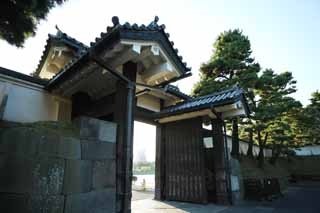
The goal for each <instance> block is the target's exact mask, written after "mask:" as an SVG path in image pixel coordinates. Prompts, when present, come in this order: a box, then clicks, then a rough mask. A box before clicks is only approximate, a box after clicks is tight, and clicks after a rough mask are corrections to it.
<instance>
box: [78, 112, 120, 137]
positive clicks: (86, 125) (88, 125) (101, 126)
mask: <svg viewBox="0 0 320 213" xmlns="http://www.w3.org/2000/svg"><path fill="white" fill-rule="evenodd" d="M75 124H76V125H77V126H78V127H79V129H80V138H81V139H88V140H99V141H102V142H111V143H115V142H116V139H117V125H116V124H115V123H112V122H108V121H102V120H98V119H94V118H89V117H79V118H77V119H76V120H75Z"/></svg>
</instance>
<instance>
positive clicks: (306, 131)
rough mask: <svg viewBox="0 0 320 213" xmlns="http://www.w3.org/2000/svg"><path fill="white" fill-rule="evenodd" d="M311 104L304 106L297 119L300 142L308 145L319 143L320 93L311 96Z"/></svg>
mask: <svg viewBox="0 0 320 213" xmlns="http://www.w3.org/2000/svg"><path fill="white" fill-rule="evenodd" d="M310 101H311V104H309V105H308V106H306V107H305V108H304V109H303V110H302V111H301V112H300V114H299V116H298V118H297V128H298V129H299V130H300V132H301V135H300V137H301V140H304V141H305V142H306V143H308V144H316V143H320V92H318V91H316V92H314V93H312V94H311V99H310Z"/></svg>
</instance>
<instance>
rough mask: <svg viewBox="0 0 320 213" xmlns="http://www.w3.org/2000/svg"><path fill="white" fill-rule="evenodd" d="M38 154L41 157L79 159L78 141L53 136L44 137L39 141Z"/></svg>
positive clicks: (79, 146)
mask: <svg viewBox="0 0 320 213" xmlns="http://www.w3.org/2000/svg"><path fill="white" fill-rule="evenodd" d="M38 153H39V155H41V156H49V157H60V158H64V159H80V158H81V145H80V140H79V139H76V138H72V137H62V136H59V135H53V134H51V135H46V136H43V137H42V139H41V141H40V144H39V150H38Z"/></svg>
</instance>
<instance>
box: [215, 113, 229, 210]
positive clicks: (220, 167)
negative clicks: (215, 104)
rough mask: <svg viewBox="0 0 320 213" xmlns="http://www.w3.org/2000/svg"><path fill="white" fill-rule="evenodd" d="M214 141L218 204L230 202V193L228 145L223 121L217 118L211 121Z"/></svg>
mask: <svg viewBox="0 0 320 213" xmlns="http://www.w3.org/2000/svg"><path fill="white" fill-rule="evenodd" d="M211 125H212V141H213V145H214V167H215V177H216V202H217V203H218V204H224V205H225V204H230V201H229V194H228V174H227V163H228V162H227V159H226V154H227V153H226V147H225V145H226V144H225V143H224V137H223V121H222V120H220V119H215V120H212V121H211Z"/></svg>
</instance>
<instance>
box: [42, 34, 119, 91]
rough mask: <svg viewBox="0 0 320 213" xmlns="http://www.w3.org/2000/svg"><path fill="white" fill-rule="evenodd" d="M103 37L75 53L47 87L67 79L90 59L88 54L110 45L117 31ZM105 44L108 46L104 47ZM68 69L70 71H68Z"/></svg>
mask: <svg viewBox="0 0 320 213" xmlns="http://www.w3.org/2000/svg"><path fill="white" fill-rule="evenodd" d="M105 36H106V37H105V39H96V42H95V43H92V44H91V46H90V48H88V49H86V51H84V52H81V53H80V54H79V55H77V56H76V57H75V58H73V59H71V61H69V62H68V63H67V64H66V65H65V66H64V68H63V69H62V70H61V71H60V72H58V73H57V75H55V76H54V77H53V78H52V79H51V80H50V81H49V83H48V85H47V89H49V90H51V89H52V88H54V87H55V85H56V84H58V83H59V82H60V81H62V80H64V79H67V78H68V77H70V76H72V75H73V74H74V73H75V72H76V71H77V70H78V69H75V67H76V68H79V67H80V66H82V65H83V64H85V63H86V62H89V61H90V54H96V53H100V52H101V51H103V50H104V48H108V47H110V46H112V45H113V44H114V43H115V42H116V41H118V40H119V39H120V38H119V33H118V32H117V31H116V30H114V31H112V32H110V33H108V34H106V35H105ZM106 44H108V46H107V47H106ZM68 70H70V71H71V72H70V71H68Z"/></svg>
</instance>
